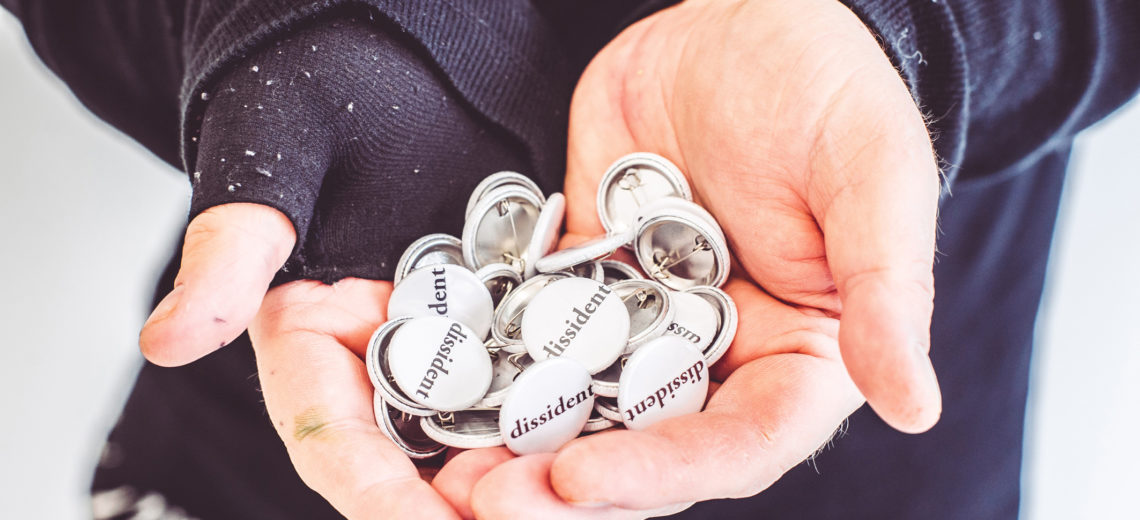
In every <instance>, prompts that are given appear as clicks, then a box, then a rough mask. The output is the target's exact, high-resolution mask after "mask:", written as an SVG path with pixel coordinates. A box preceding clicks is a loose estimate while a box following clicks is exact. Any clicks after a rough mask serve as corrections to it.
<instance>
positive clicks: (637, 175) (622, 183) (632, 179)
mask: <svg viewBox="0 0 1140 520" xmlns="http://www.w3.org/2000/svg"><path fill="white" fill-rule="evenodd" d="M642 186H644V183H642V182H641V172H640V171H638V170H637V168H630V169H628V170H626V171H625V174H624V175H622V177H621V179H619V180H618V187H619V188H621V189H623V190H626V191H628V192H629V194H630V195H631V196H633V201H634V202H635V203H637V205H638V206H639V207H640V206H641V205H643V204H644V203H645V202H644V201H643V200H641V195H640V194H639V192H638V190H639V189H640V188H641V187H642Z"/></svg>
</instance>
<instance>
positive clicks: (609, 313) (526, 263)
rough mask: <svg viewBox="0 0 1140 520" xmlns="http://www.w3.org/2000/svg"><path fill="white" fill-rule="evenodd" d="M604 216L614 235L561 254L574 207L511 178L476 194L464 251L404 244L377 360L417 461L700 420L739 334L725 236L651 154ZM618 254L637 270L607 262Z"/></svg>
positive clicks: (607, 184) (634, 164) (445, 244)
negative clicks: (717, 370)
mask: <svg viewBox="0 0 1140 520" xmlns="http://www.w3.org/2000/svg"><path fill="white" fill-rule="evenodd" d="M597 207H598V216H599V217H600V218H601V221H602V224H603V226H604V227H605V229H606V235H605V236H602V237H600V238H597V239H594V240H590V241H588V242H585V243H583V244H580V245H578V246H575V247H571V248H568V249H563V250H561V251H557V252H554V248H555V246H556V245H557V243H558V240H559V238H560V234H561V229H562V221H563V217H564V215H565V212H566V200H565V198H564V197H563V196H562V195H561V194H559V193H555V194H553V195H551V196H550V197H549V198H546V197H544V196H543V194H542V192H541V190H539V188H538V186H536V185H535V184H534V183H533V182H532V181H531V180H530V179H528V178H526V177H524V176H522V175H519V174H517V173H513V172H500V173H497V174H494V175H492V176H490V177H488V178H487V179H486V180H484V181H483V182H482V183H481V184H479V186H478V187H476V189H475V191H474V193H473V194H472V195H471V199H470V201H469V203H468V205H467V218H466V224H465V226H464V228H463V236H462V240H459V239H456V238H455V237H453V236H450V235H445V234H434V235H428V236H426V237H423V238H422V239H420V240H417V241H416V242H415V243H413V244H412V245H411V246H409V247H408V249H407V250H406V251H405V253H404V255H403V256H402V257H401V258H400V261H399V263H398V264H397V266H396V274H395V280H394V281H395V288H394V289H393V291H392V295H391V299H390V301H389V304H388V316H389V321H388V322H387V323H385V324H383V325H382V326H380V328H379V329H377V330H376V332H375V333H374V334H373V336H372V339H371V341H370V342H369V345H368V352H367V355H366V360H365V361H366V364H367V366H368V374H369V377H370V378H371V379H372V384H373V385H374V386H375V387H376V393H375V398H374V402H375V408H376V421H377V424H379V425H380V428H381V430H382V431H384V432H385V433H386V434H387V435H388V436H389V437H390V438H391V439H392V441H393V442H395V443H396V445H397V446H399V447H400V448H401V449H403V450H404V452H406V453H407V454H408V456H410V457H412V458H415V459H424V458H429V457H433V456H435V455H438V454H440V453H442V452H443V451H444V450H445V449H446V448H447V447H448V446H451V447H456V448H468V449H472V448H486V447H492V446H500V445H503V444H505V445H506V446H507V448H509V449H510V450H511V451H513V452H515V453H518V454H528V453H541V452H552V451H557V450H558V449H559V448H560V447H561V446H562V445H564V444H566V443H567V442H569V441H570V440H572V439H574V438H575V437H577V436H579V435H581V434H583V433H590V432H597V431H601V430H605V429H607V428H612V427H621V426H624V427H626V428H631V429H642V428H646V427H648V426H649V425H651V424H654V423H656V422H658V421H661V420H664V419H667V418H670V417H676V416H680V415H685V414H690V413H696V412H699V411H700V410H701V408H702V407H703V406H704V402H705V398H706V396H707V394H708V384H709V375H708V374H709V366H710V365H712V364H713V363H715V362H716V361H717V360H718V359H720V357H721V356H722V355H723V354H724V352H725V351H726V350H727V349H728V346H729V344H731V343H732V339H733V337H734V336H735V335H736V325H737V312H736V306H735V305H734V304H733V302H732V300H731V299H730V298H729V297H728V295H727V294H725V293H724V291H722V290H720V289H719V288H718V287H719V286H720V285H722V284H724V282H725V280H726V279H727V278H728V270H729V253H728V246H727V241H726V240H725V237H724V233H723V232H722V231H721V228H720V226H719V225H718V224H717V222H716V220H715V219H713V217H712V215H710V214H709V213H708V212H707V211H705V210H704V209H703V208H701V207H700V206H698V205H697V204H695V203H693V202H692V194H691V191H690V189H689V185H688V183H687V182H686V180H685V177H684V176H683V175H682V174H681V172H680V170H678V169H677V167H676V166H675V165H673V164H672V163H670V162H669V161H668V160H666V159H665V158H663V157H660V156H657V155H653V154H646V153H637V154H632V155H629V156H626V157H623V158H621V159H620V160H618V161H617V162H616V163H614V165H613V166H611V167H610V168H609V170H608V171H607V172H606V174H605V176H604V177H603V179H602V183H601V186H600V189H599V191H598V200H597ZM621 248H627V249H629V250H630V251H631V252H632V254H633V256H634V257H636V259H637V263H638V264H639V267H640V268H638V267H634V266H633V265H630V264H627V263H623V262H620V261H617V260H613V259H605V258H607V257H610V255H612V254H613V253H614V252H615V251H617V250H619V249H621ZM643 273H644V274H643Z"/></svg>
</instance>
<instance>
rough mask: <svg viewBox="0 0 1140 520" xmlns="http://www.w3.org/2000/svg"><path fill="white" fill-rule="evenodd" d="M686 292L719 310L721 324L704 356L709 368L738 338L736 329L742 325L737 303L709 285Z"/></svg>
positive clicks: (718, 325)
mask: <svg viewBox="0 0 1140 520" xmlns="http://www.w3.org/2000/svg"><path fill="white" fill-rule="evenodd" d="M685 292H687V293H691V294H695V295H697V296H700V297H702V298H704V299H705V300H707V301H708V302H709V303H711V304H712V306H713V308H715V309H717V316H718V318H720V323H718V324H717V333H716V337H715V338H713V341H712V343H711V344H709V346H708V347H707V348H705V351H704V355H705V361H707V362H708V364H709V366H712V364H713V363H716V362H717V361H719V360H720V358H721V357H723V356H724V353H725V352H728V347H729V346H731V345H732V340H733V339H735V338H736V329H737V327H738V326H739V324H740V317H739V313H738V311H737V310H736V302H734V301H733V300H732V297H731V296H729V295H728V293H726V292H724V291H723V290H721V289H718V288H716V287H712V286H708V285H699V286H697V287H692V288H689V289H687V290H686V291H685Z"/></svg>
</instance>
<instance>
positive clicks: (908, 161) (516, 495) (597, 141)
mask: <svg viewBox="0 0 1140 520" xmlns="http://www.w3.org/2000/svg"><path fill="white" fill-rule="evenodd" d="M634 151H649V152H655V153H658V154H661V155H664V156H665V157H668V158H669V159H671V160H672V161H674V162H675V163H677V165H678V166H679V167H680V168H681V170H682V171H684V172H686V174H687V176H688V178H689V181H690V183H691V184H692V187H693V191H694V194H695V197H696V198H697V200H698V202H700V203H701V204H703V205H704V206H705V207H706V208H707V209H709V211H711V212H712V213H713V214H714V215H715V216H716V217H717V219H718V220H719V222H720V224H721V226H722V227H723V228H724V231H725V234H726V236H727V237H728V240H729V242H730V246H731V248H732V251H733V254H734V257H735V259H736V261H737V264H736V265H734V274H733V277H732V280H730V282H729V283H728V285H727V286H726V290H727V291H728V293H729V294H730V295H731V296H732V297H733V298H734V299H735V301H736V303H737V305H738V307H739V310H740V329H739V331H738V333H737V336H736V340H735V341H734V343H733V345H732V347H731V348H730V350H729V351H728V354H727V355H726V357H725V358H724V359H723V360H722V361H721V362H720V363H718V364H717V365H716V366H715V367H714V370H713V375H714V378H715V379H719V380H722V381H723V384H722V385H721V386H720V387H719V389H717V390H716V391H715V393H714V394H713V395H712V397H711V398H710V400H709V402H708V404H707V407H706V408H705V410H704V411H703V412H701V413H699V414H695V415H690V416H685V417H680V418H676V419H671V420H667V421H663V422H661V423H659V424H657V425H655V426H653V427H651V428H649V429H647V430H644V431H614V432H605V433H601V434H597V435H592V436H589V437H586V438H582V439H578V440H575V441H574V442H572V443H570V444H569V445H567V446H566V447H565V448H563V449H562V450H561V451H560V452H559V453H558V454H557V455H541V456H526V457H520V458H517V459H514V460H512V461H510V462H507V463H504V464H502V465H500V466H497V467H495V468H494V469H492V470H490V471H489V472H488V473H487V474H486V475H485V476H484V477H483V478H482V479H481V480H479V481H478V482H477V483H472V486H473V491H472V505H473V507H474V511H475V513H477V514H478V515H480V516H486V517H498V516H509V515H519V514H525V513H527V512H534V511H535V510H542V511H544V514H554V513H557V514H560V515H561V516H566V517H575V516H590V515H606V516H617V517H624V516H644V515H645V512H644V510H649V509H652V508H657V507H667V506H670V505H673V506H674V507H683V506H684V504H687V503H691V502H694V501H699V500H706V499H712V498H722V497H744V496H750V495H753V494H756V493H758V492H760V491H762V490H763V489H765V488H766V487H767V486H769V485H770V484H771V483H772V482H774V481H775V480H776V479H778V478H779V477H780V476H781V475H782V474H784V473H785V472H786V471H787V470H788V469H790V468H791V467H792V466H794V465H795V464H797V463H799V462H801V461H803V460H804V459H805V458H807V457H808V456H810V455H811V454H812V453H813V452H814V451H815V450H816V449H818V448H819V447H820V446H821V445H823V444H824V443H825V442H826V441H827V440H828V439H829V437H830V436H831V435H832V433H833V432H834V431H835V430H836V428H837V427H838V426H839V425H840V424H841V423H842V421H843V420H844V419H845V418H846V417H847V416H848V415H849V414H850V413H851V412H853V411H854V410H855V409H856V408H858V407H859V406H860V405H861V404H862V403H863V402H864V396H865V398H866V400H867V401H868V402H869V403H870V405H871V407H872V408H873V409H874V410H875V411H876V412H877V413H878V414H879V416H880V417H882V418H883V419H884V420H885V421H886V422H887V423H889V424H890V425H892V426H894V427H895V428H897V429H900V430H902V431H906V432H920V431H924V430H926V429H928V428H930V427H931V426H932V425H933V424H934V423H935V422H936V421H937V419H938V416H939V414H940V410H941V404H940V394H939V390H938V384H937V381H936V378H935V376H934V372H933V369H932V367H931V364H930V360H929V358H928V357H927V352H928V350H929V326H930V317H931V312H932V308H933V276H932V263H933V256H934V243H935V219H936V210H937V199H938V191H939V177H938V170H937V166H936V161H935V158H934V155H933V152H932V148H931V141H930V137H929V135H928V134H927V131H926V127H925V125H924V121H923V118H922V115H921V113H920V112H919V109H918V108H917V107H916V106H915V103H914V101H913V100H912V98H911V97H910V95H909V93H908V91H907V87H906V85H905V84H904V82H903V80H902V79H901V78H900V77H899V75H898V73H897V72H896V71H895V69H894V68H893V67H892V66H891V63H890V61H889V59H888V58H887V56H886V55H885V54H884V53H883V51H882V50H881V49H880V47H879V46H878V44H877V43H876V40H875V37H874V36H873V35H872V34H871V32H870V31H869V30H868V29H867V28H866V27H865V26H864V25H863V24H862V23H861V22H860V20H859V19H858V18H857V17H856V16H855V15H854V14H853V13H851V12H850V11H849V10H847V9H846V8H844V7H843V6H842V5H841V4H839V3H838V2H836V1H834V0H807V1H801V2H780V1H775V0H751V1H741V2H717V1H706V0H689V1H688V2H685V3H683V4H681V5H679V6H677V7H674V8H671V9H668V10H665V11H662V12H660V13H658V14H656V15H653V16H651V17H649V18H647V19H645V20H643V21H641V22H639V23H637V24H635V25H633V26H631V27H630V28H628V29H627V30H626V31H624V32H623V33H622V34H621V35H619V36H618V37H617V38H616V39H615V40H614V41H612V42H611V43H610V44H609V45H608V46H607V47H606V48H605V49H604V50H603V51H602V52H601V53H600V54H599V55H598V56H596V57H595V59H594V61H593V62H592V63H591V64H590V66H589V67H588V69H587V70H586V71H585V73H584V75H583V76H582V78H581V80H580V82H579V85H578V87H577V89H576V91H575V96H574V101H573V105H572V109H571V115H570V143H569V156H568V160H569V164H568V173H567V178H566V189H565V193H566V196H567V201H568V215H567V218H568V221H567V226H568V230H569V231H570V232H571V233H574V234H579V235H596V234H600V233H601V232H602V228H601V225H600V223H599V221H598V218H597V216H596V215H597V213H596V208H595V203H594V198H595V194H596V192H597V187H598V183H599V180H600V178H601V176H602V174H603V172H604V171H605V170H606V168H607V166H608V165H609V164H610V163H611V162H612V161H613V160H615V159H616V158H618V157H620V156H621V155H624V154H626V153H630V152H634ZM506 486H509V489H511V490H512V492H511V493H504V492H503V491H502V490H503V489H508V487H506ZM530 497H533V498H530ZM586 506H589V507H586Z"/></svg>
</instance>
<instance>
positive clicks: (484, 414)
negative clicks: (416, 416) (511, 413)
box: [420, 408, 503, 450]
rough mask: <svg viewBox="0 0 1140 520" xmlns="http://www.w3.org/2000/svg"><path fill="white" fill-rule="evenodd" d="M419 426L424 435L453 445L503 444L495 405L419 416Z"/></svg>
mask: <svg viewBox="0 0 1140 520" xmlns="http://www.w3.org/2000/svg"><path fill="white" fill-rule="evenodd" d="M420 427H421V428H423V431H424V434H425V435H427V436H428V437H430V438H432V439H433V440H435V441H437V442H442V443H443V444H446V445H448V446H451V447H453V448H460V449H465V450H474V449H478V448H494V447H495V446H502V445H503V435H502V433H500V430H499V410H498V409H495V408H472V409H470V410H463V411H461V412H449V413H440V414H434V415H431V416H428V417H423V418H421V419H420Z"/></svg>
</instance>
